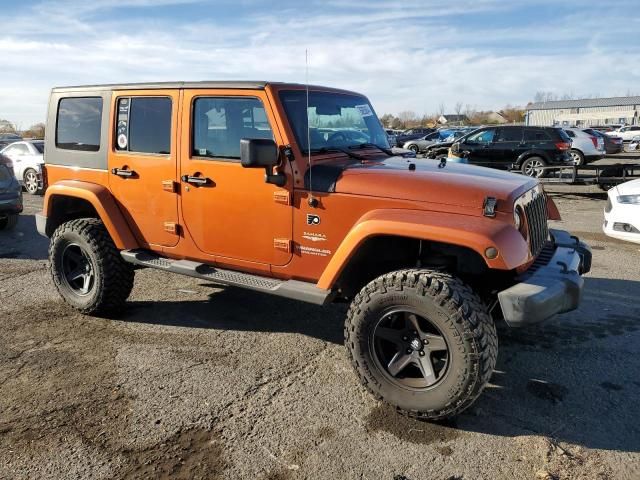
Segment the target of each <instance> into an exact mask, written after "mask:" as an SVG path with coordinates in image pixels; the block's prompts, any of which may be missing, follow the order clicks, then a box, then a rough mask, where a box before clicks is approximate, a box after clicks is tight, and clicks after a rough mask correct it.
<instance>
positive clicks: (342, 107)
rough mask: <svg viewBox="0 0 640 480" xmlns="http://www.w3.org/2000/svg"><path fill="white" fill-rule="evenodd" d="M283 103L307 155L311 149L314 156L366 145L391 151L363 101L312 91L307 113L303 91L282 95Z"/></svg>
mask: <svg viewBox="0 0 640 480" xmlns="http://www.w3.org/2000/svg"><path fill="white" fill-rule="evenodd" d="M280 100H281V101H282V104H283V105H284V109H285V112H286V114H287V117H288V120H289V124H290V125H291V128H292V129H293V132H294V134H295V136H296V140H297V142H298V145H299V146H300V150H302V151H303V152H304V153H307V152H308V151H309V147H310V150H311V152H312V153H313V152H318V153H322V152H326V151H327V150H331V149H340V148H346V147H354V146H358V145H363V144H373V145H376V146H378V147H382V148H389V142H388V139H387V135H386V133H385V131H384V129H383V128H382V125H381V124H380V120H378V117H377V116H376V114H375V112H374V111H373V108H372V107H371V104H370V103H369V101H368V100H367V99H366V98H364V97H361V96H359V95H350V94H341V93H331V92H315V91H310V92H309V108H308V109H307V108H306V105H307V94H306V92H305V91H304V90H284V91H281V92H280ZM307 119H308V122H307ZM307 125H308V129H309V130H308V132H307ZM309 141H310V145H308V144H309Z"/></svg>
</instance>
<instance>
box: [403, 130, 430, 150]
mask: <svg viewBox="0 0 640 480" xmlns="http://www.w3.org/2000/svg"><path fill="white" fill-rule="evenodd" d="M435 131H436V129H435V128H428V127H417V128H410V129H409V130H405V131H404V132H402V133H401V134H400V135H398V136H397V137H396V145H397V146H398V147H402V146H403V145H404V144H405V143H406V142H408V141H409V140H415V139H416V138H420V137H424V136H425V135H428V134H430V133H431V132H435Z"/></svg>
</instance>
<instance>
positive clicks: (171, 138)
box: [109, 90, 180, 248]
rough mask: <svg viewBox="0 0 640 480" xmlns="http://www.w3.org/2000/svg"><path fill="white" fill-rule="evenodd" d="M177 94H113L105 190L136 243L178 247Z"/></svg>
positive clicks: (122, 92) (158, 91) (151, 246)
mask: <svg viewBox="0 0 640 480" xmlns="http://www.w3.org/2000/svg"><path fill="white" fill-rule="evenodd" d="M179 100H180V91H179V90H154V91H146V92H144V93H140V92H135V91H116V92H114V94H113V99H112V109H111V111H112V117H111V126H112V128H111V144H110V145H111V149H110V153H109V186H110V189H111V191H112V192H113V194H114V197H115V198H117V199H118V202H119V207H120V209H121V210H122V212H123V214H124V216H125V218H126V219H127V221H128V222H129V225H130V226H131V227H132V229H133V231H134V234H135V235H136V237H138V240H139V241H140V243H141V244H142V245H144V246H146V247H150V248H153V246H173V245H176V244H177V243H178V239H179V236H178V234H179V226H178V194H177V188H178V183H177V180H178V178H177V160H176V159H177V152H178V149H179V145H178V141H179V136H178V133H177V132H178V119H179V106H180V101H179Z"/></svg>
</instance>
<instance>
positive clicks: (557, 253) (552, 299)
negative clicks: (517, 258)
mask: <svg viewBox="0 0 640 480" xmlns="http://www.w3.org/2000/svg"><path fill="white" fill-rule="evenodd" d="M551 236H552V237H553V241H552V243H551V244H550V245H549V246H548V247H547V248H546V249H545V252H544V255H543V254H541V255H540V256H539V258H538V260H537V261H536V262H535V263H534V264H533V265H532V267H531V268H530V269H529V270H527V271H526V272H525V273H524V274H522V275H521V276H520V277H519V278H518V281H519V283H516V284H515V285H513V286H512V287H510V288H508V289H506V290H503V291H502V292H500V293H498V301H499V302H500V308H501V309H502V313H503V315H504V319H505V321H506V322H507V324H508V325H509V326H510V327H523V326H526V325H532V324H535V323H540V322H543V321H545V320H547V319H549V318H551V317H553V316H554V315H556V314H557V313H564V312H569V311H571V310H575V309H576V308H577V307H578V305H579V304H580V300H581V298H582V290H583V285H584V281H583V279H582V276H581V275H583V274H585V273H587V272H588V271H589V270H590V269H591V249H590V248H589V246H588V245H586V244H585V243H583V242H581V241H580V240H579V239H577V238H576V237H573V236H571V235H570V234H569V233H568V232H565V231H563V230H551ZM543 259H544V260H543ZM546 260H548V262H547V261H546Z"/></svg>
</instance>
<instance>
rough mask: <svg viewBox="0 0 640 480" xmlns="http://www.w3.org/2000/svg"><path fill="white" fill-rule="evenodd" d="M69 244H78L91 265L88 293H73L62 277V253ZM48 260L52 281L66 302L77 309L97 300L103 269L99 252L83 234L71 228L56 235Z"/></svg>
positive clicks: (84, 307) (102, 280)
mask: <svg viewBox="0 0 640 480" xmlns="http://www.w3.org/2000/svg"><path fill="white" fill-rule="evenodd" d="M70 244H76V245H78V246H79V247H80V248H81V249H82V250H84V252H85V253H86V254H87V256H88V257H89V259H90V261H91V266H92V268H93V272H94V283H93V288H92V290H91V292H90V293H89V294H88V295H82V296H81V295H78V294H77V293H75V292H74V291H73V289H72V288H71V287H70V286H69V284H68V283H67V281H66V280H65V279H64V278H63V270H62V253H63V252H64V249H65V248H66V247H67V246H68V245H70ZM49 260H50V262H51V274H52V276H53V281H54V282H55V283H56V284H57V285H58V289H59V291H60V294H61V295H62V296H63V297H64V299H65V300H66V301H67V302H68V303H70V304H71V305H72V306H74V307H76V308H78V309H87V308H90V307H91V306H92V305H94V304H95V303H96V302H97V301H98V297H99V293H100V291H101V289H102V288H103V284H104V271H103V269H102V268H101V262H100V258H99V253H98V252H97V251H95V249H94V248H93V246H92V245H91V244H90V243H89V241H88V240H87V238H86V237H85V236H84V235H81V234H79V233H78V232H76V231H73V230H67V231H65V232H63V233H62V234H61V235H59V236H56V237H55V238H54V239H53V241H52V243H51V251H50V259H49Z"/></svg>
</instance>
